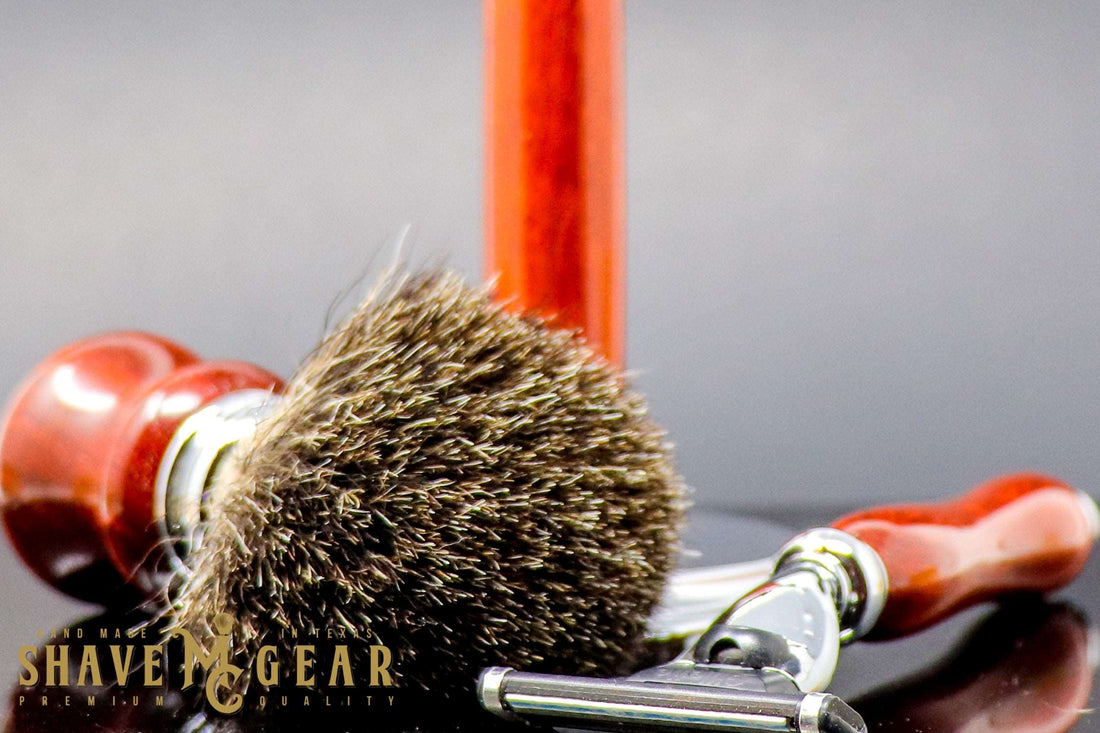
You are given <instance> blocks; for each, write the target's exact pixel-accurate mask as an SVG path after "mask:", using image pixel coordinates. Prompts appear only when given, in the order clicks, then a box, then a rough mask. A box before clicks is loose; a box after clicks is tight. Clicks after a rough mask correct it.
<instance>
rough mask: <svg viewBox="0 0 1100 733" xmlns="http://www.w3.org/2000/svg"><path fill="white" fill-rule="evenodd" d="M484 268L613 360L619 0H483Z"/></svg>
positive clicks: (618, 230) (618, 270)
mask: <svg viewBox="0 0 1100 733" xmlns="http://www.w3.org/2000/svg"><path fill="white" fill-rule="evenodd" d="M485 29H486V42H487V74H486V94H487V105H486V106H487V114H486V128H487V129H486V132H487V140H486V154H487V164H486V267H487V271H488V275H489V276H490V277H496V278H498V280H497V287H498V294H499V297H500V298H501V299H502V300H503V301H505V302H507V303H510V304H511V305H513V306H514V307H515V308H516V309H518V310H520V311H524V312H527V311H531V312H536V313H538V314H540V315H542V316H543V317H546V318H548V319H550V320H551V322H552V323H553V324H554V325H557V326H560V327H563V328H579V329H581V330H582V331H583V332H584V334H585V337H586V338H587V339H588V342H589V343H590V344H591V345H592V346H593V347H594V348H595V349H596V350H597V351H599V352H601V353H602V354H603V355H604V356H606V357H607V358H608V359H610V360H611V361H613V362H616V363H621V362H622V358H623V337H624V334H623V331H624V325H623V319H624V314H623V309H624V303H623V278H624V274H623V273H624V266H623V257H624V253H623V249H624V244H623V219H624V216H623V200H624V195H623V173H622V170H623V143H622V111H621V106H622V105H621V88H622V80H621V77H622V70H621V66H622V8H621V0H486V3H485Z"/></svg>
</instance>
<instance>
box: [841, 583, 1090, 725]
mask: <svg viewBox="0 0 1100 733" xmlns="http://www.w3.org/2000/svg"><path fill="white" fill-rule="evenodd" d="M1096 652H1097V649H1096V632H1095V629H1093V628H1091V627H1090V626H1089V625H1088V623H1087V621H1086V619H1085V617H1084V615H1083V614H1082V613H1081V612H1079V611H1077V610H1076V609H1073V608H1071V607H1070V606H1067V605H1047V604H1043V603H1041V602H1039V601H1018V602H1015V603H1012V604H1006V605H1004V606H1003V607H1002V608H1000V609H999V610H998V611H997V612H996V613H994V614H993V615H991V616H989V617H987V618H986V619H985V620H984V621H983V622H982V623H980V624H979V625H978V627H977V628H976V629H975V630H974V631H973V632H972V633H971V634H969V635H968V636H967V638H966V640H965V641H964V642H963V643H962V645H961V646H960V647H959V648H957V649H956V650H954V652H953V653H952V654H951V655H950V657H949V658H947V659H946V660H945V661H943V662H941V663H940V664H938V665H936V666H935V667H934V668H932V669H929V670H926V671H923V672H921V673H919V674H917V675H916V676H914V677H911V678H909V679H905V680H901V681H898V682H895V683H893V684H890V685H888V686H886V687H882V688H880V689H878V690H876V691H874V692H872V693H870V694H869V695H865V696H863V697H862V698H860V699H857V700H852V701H850V702H851V703H852V707H854V708H855V709H856V710H858V711H859V712H860V713H861V714H862V715H863V718H864V720H865V721H866V722H867V725H868V728H869V729H870V730H871V731H891V733H910V732H912V733H918V731H920V732H924V733H962V732H963V731H965V732H966V733H979V732H980V731H1000V732H1001V733H1062V732H1063V731H1068V730H1070V729H1075V728H1074V726H1075V725H1077V724H1078V723H1079V722H1080V723H1081V728H1080V729H1081V730H1091V729H1092V727H1091V724H1092V723H1093V722H1094V721H1092V720H1091V716H1092V715H1094V714H1093V713H1092V712H1091V711H1089V710H1088V708H1087V706H1088V699H1089V695H1090V693H1091V690H1092V680H1093V674H1094V671H1095V664H1096V658H1095V654H1096ZM1082 716H1090V717H1089V718H1086V719H1084V720H1083V719H1082Z"/></svg>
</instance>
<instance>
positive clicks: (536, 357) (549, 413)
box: [173, 272, 685, 695]
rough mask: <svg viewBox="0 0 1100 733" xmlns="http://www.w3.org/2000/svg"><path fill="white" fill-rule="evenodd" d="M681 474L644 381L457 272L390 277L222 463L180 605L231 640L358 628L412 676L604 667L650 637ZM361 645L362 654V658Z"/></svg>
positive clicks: (249, 643)
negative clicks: (230, 620) (630, 378)
mask: <svg viewBox="0 0 1100 733" xmlns="http://www.w3.org/2000/svg"><path fill="white" fill-rule="evenodd" d="M683 497H684V489H683V484H682V481H681V479H680V477H679V476H678V474H677V473H676V471H675V469H674V466H673V461H672V457H671V453H670V448H669V446H668V445H667V443H666V442H665V440H664V434H663V432H662V431H661V430H660V429H659V428H658V427H657V426H656V425H655V424H654V423H653V422H651V420H650V419H649V417H648V416H647V410H646V404H645V402H644V400H643V399H642V397H641V396H639V395H638V394H636V393H634V392H631V391H630V390H629V389H628V387H627V385H626V383H625V379H624V377H623V376H622V375H621V374H620V373H619V372H618V371H617V370H616V369H615V368H614V367H612V366H610V365H609V364H608V363H607V362H606V361H604V360H603V359H602V358H600V357H598V356H597V355H595V354H594V353H593V352H592V351H591V350H590V349H589V348H588V347H587V346H585V344H584V342H583V341H582V340H581V339H580V338H579V336H578V335H577V334H575V333H572V332H568V331H562V330H554V329H551V328H549V327H548V326H547V325H545V324H544V323H543V322H542V321H540V320H538V319H536V318H533V317H523V316H517V315H514V314H512V313H510V312H508V311H506V310H505V309H504V308H502V307H501V306H500V305H498V304H496V303H494V302H493V301H492V299H491V297H490V293H489V291H488V290H474V289H471V288H469V287H467V286H466V285H465V284H463V282H462V280H461V279H460V278H459V277H458V276H457V275H454V274H451V273H447V272H433V273H430V274H427V275H420V276H406V277H404V278H398V277H395V276H390V277H388V278H385V279H384V280H383V282H382V283H381V284H380V285H379V286H378V287H377V288H376V290H375V291H374V292H373V293H372V295H371V296H370V297H368V298H367V300H366V302H364V303H363V304H362V305H361V306H360V307H359V308H358V310H357V311H356V312H355V313H354V314H352V315H351V316H350V318H349V319H348V320H347V321H346V322H344V323H343V325H341V326H339V327H338V328H337V329H336V330H335V331H334V332H332V333H331V334H330V335H329V336H328V337H327V338H326V339H325V340H324V341H323V342H322V343H321V345H320V346H319V347H318V348H317V350H316V351H315V352H314V353H313V354H312V356H311V357H310V358H309V359H308V360H307V362H306V363H305V364H304V365H303V366H302V367H301V369H300V370H299V371H298V373H297V374H296V376H295V377H293V378H292V380H291V381H290V383H289V384H288V386H287V389H286V393H285V396H284V398H283V400H282V401H281V402H280V403H279V404H278V405H277V406H276V407H275V409H274V412H273V413H272V414H271V415H270V417H268V418H267V419H265V420H264V421H263V422H261V424H260V425H259V427H258V429H257V431H256V433H255V434H254V435H252V436H251V437H250V438H247V439H246V440H245V441H244V442H243V443H242V444H241V445H240V446H239V447H238V449H237V450H236V451H235V452H234V454H233V456H232V457H231V458H230V459H229V460H227V462H226V466H225V468H223V469H222V470H221V471H220V472H219V473H218V475H217V477H216V480H215V482H214V484H213V485H212V487H211V489H210V497H209V499H208V506H209V520H208V524H207V526H206V530H205V535H204V538H203V541H202V545H201V547H200V548H199V549H197V550H196V551H195V553H194V554H193V556H192V558H191V565H192V569H193V574H192V575H191V576H190V577H189V578H188V579H186V580H185V581H184V583H183V585H182V587H181V588H180V592H179V594H178V596H177V599H176V609H175V617H174V620H173V622H174V624H175V625H176V626H178V627H181V628H186V629H188V630H190V631H191V632H192V633H193V634H195V635H196V638H198V639H207V640H209V639H211V638H212V634H213V633H214V631H213V629H212V628H211V623H212V619H213V617H214V615H215V614H217V613H221V612H228V613H229V614H231V615H232V616H233V617H234V618H235V619H236V621H237V626H236V629H235V632H234V645H235V646H236V650H235V651H236V652H237V653H243V654H246V655H247V654H253V655H254V654H255V653H256V651H257V650H258V649H259V647H260V645H262V644H264V643H265V642H267V643H274V644H276V645H279V638H280V635H281V634H288V633H289V632H290V631H291V630H296V631H297V632H298V633H299V634H312V633H321V634H324V633H325V632H326V630H327V629H333V628H344V629H346V630H347V631H348V632H354V633H355V634H356V635H357V636H358V637H359V638H360V640H361V642H362V643H353V644H351V645H350V650H351V651H352V654H353V658H352V664H353V669H367V668H368V666H369V659H367V657H368V655H369V652H368V643H382V644H385V645H387V646H389V647H390V649H391V650H392V652H393V671H394V672H395V673H396V676H397V678H398V684H399V685H400V686H401V687H404V688H407V689H408V688H412V689H416V688H421V689H424V690H428V691H431V692H433V693H441V694H445V695H449V694H455V693H458V692H462V693H463V694H466V693H468V692H469V691H472V689H473V685H474V682H475V680H476V677H477V674H478V672H479V670H480V669H481V668H482V667H484V666H487V665H500V664H503V665H511V666H516V667H521V668H524V669H527V670H531V671H543V672H560V673H575V674H590V675H600V674H612V673H617V672H619V671H621V670H622V669H623V668H624V666H625V665H629V664H630V662H631V661H632V660H633V659H634V658H635V656H636V654H637V653H638V652H639V651H640V649H641V642H642V638H643V631H644V628H645V623H646V619H647V617H648V616H649V614H650V612H651V610H652V609H653V607H654V606H655V604H656V602H657V601H658V599H659V597H660V594H661V589H662V586H663V584H664V581H665V578H666V575H667V573H668V572H669V570H670V569H671V565H672V564H673V559H674V556H675V553H676V551H677V533H678V530H679V526H680V520H681V516H682V512H683V509H684V503H685V502H684V498H683ZM356 650H359V651H360V653H361V655H362V657H361V658H359V659H356V658H355V656H354V655H355V654H356Z"/></svg>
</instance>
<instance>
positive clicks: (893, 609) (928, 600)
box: [832, 473, 1100, 639]
mask: <svg viewBox="0 0 1100 733" xmlns="http://www.w3.org/2000/svg"><path fill="white" fill-rule="evenodd" d="M832 526H833V527H834V528H835V529H839V530H842V531H844V532H846V533H848V534H849V535H852V536H853V537H855V538H856V539H858V540H861V541H862V542H864V543H865V544H867V545H869V546H870V547H871V548H872V549H874V550H875V552H876V553H877V554H878V556H879V558H881V560H882V563H883V565H884V566H885V569H886V575H887V578H888V582H887V589H886V598H885V606H884V607H883V609H882V612H881V614H880V615H879V617H878V621H877V622H876V623H875V624H874V626H873V628H872V629H871V630H870V633H868V634H867V636H866V637H865V638H870V639H874V638H879V639H882V638H891V637H896V636H902V635H905V634H910V633H913V632H916V631H919V630H921V629H923V628H925V627H926V626H930V625H931V624H934V623H936V622H937V621H940V620H941V619H944V618H946V617H947V616H950V615H951V614H953V613H955V612H956V611H959V610H962V609H963V608H966V607H967V606H970V605H973V604H975V603H979V602H981V601H985V600H989V599H991V598H994V597H996V596H1000V595H1005V594H1009V593H1026V592H1034V593H1046V592H1049V591H1052V590H1055V589H1057V588H1060V587H1062V586H1064V585H1066V584H1067V583H1069V582H1070V581H1071V580H1073V578H1074V577H1075V576H1076V575H1077V574H1078V573H1079V572H1080V571H1081V568H1082V567H1083V566H1084V564H1085V561H1086V560H1087V559H1088V556H1089V552H1090V551H1091V549H1092V546H1093V544H1094V542H1095V541H1096V538H1097V534H1098V531H1100V514H1098V512H1097V507H1096V503H1095V502H1094V501H1093V500H1092V499H1091V498H1090V497H1089V496H1088V495H1087V494H1085V493H1083V492H1081V491H1079V490H1077V489H1074V488H1071V487H1070V486H1068V485H1067V484H1065V483H1063V482H1062V481H1059V480H1057V479H1054V478H1050V477H1048V476H1043V475H1040V474H1033V473H1021V474H1014V475H1008V476H1001V477H999V478H995V479H993V480H992V481H989V482H988V483H985V484H982V485H980V486H978V487H976V488H974V489H972V490H971V491H970V492H968V493H967V494H964V495H963V496H961V497H958V498H956V499H953V500H949V501H945V502H942V503H938V504H910V505H899V506H887V507H879V508H875V509H868V510H865V511H860V512H856V513H854V514H849V515H847V516H845V517H842V518H841V519H838V520H837V521H836V522H834V523H833V525H832Z"/></svg>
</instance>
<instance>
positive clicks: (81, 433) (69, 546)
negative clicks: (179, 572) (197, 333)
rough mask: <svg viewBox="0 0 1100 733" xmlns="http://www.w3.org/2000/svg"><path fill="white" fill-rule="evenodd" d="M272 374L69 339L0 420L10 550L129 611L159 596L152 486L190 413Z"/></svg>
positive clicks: (71, 586) (175, 348)
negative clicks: (128, 606) (129, 607)
mask: <svg viewBox="0 0 1100 733" xmlns="http://www.w3.org/2000/svg"><path fill="white" fill-rule="evenodd" d="M281 386H282V382H281V381H280V380H279V378H278V377H276V376H275V375H273V374H271V373H269V372H267V371H264V370H263V369H260V368H259V367H254V366H251V365H249V364H245V363H242V362H237V361H204V360H201V359H200V358H199V357H198V356H197V355H196V354H194V353H193V352H191V351H190V350H188V349H186V348H184V347H182V346H180V345H179V344H177V343H174V342H172V341H169V340H168V339H165V338H161V337H159V336H153V335H151V334H146V333H138V332H121V333H110V334H104V335H101V336H97V337H94V338H89V339H85V340H83V341H78V342H76V343H73V344H70V345H69V346H66V347H65V348H63V349H61V350H60V351H58V352H56V353H54V354H53V355H52V356H50V357H49V358H47V359H46V360H45V361H43V362H42V363H41V364H39V365H38V366H37V367H36V368H35V369H34V370H33V371H32V372H31V374H30V375H29V376H28V377H27V378H26V379H25V380H24V382H23V384H22V385H21V386H20V387H19V388H18V390H17V391H16V393H15V395H14V396H13V397H12V399H11V400H10V402H9V404H8V408H7V412H6V415H5V416H4V419H3V422H2V424H0V513H2V515H3V521H4V525H5V527H6V529H7V531H8V535H9V537H10V538H11V541H12V544H13V545H14V546H15V549H16V550H17V551H18V552H19V554H20V555H21V556H22V558H23V560H24V561H25V562H26V564H27V565H28V566H29V567H30V568H31V569H32V570H33V571H34V572H35V573H36V574H37V575H39V576H40V577H41V578H43V579H44V580H45V581H46V582H48V583H49V584H50V585H52V586H53V587H55V588H57V589H58V590H61V591H63V592H65V593H68V594H69V595H71V596H74V597H76V598H80V599H82V600H86V601H93V602H98V603H104V604H107V605H119V604H128V603H131V602H132V601H134V600H136V599H139V598H140V597H142V596H146V597H148V596H151V595H152V594H154V593H156V592H157V591H158V590H161V589H162V581H163V577H162V575H161V574H160V572H159V571H160V568H159V566H160V565H161V557H160V554H159V549H161V544H162V541H163V538H162V537H160V535H159V533H158V530H157V527H158V521H157V520H158V517H157V512H156V510H155V506H154V484H155V483H156V480H157V475H158V471H160V469H161V465H160V464H161V462H162V457H163V456H164V454H165V451H166V450H167V448H168V446H169V443H170V442H171V441H172V439H173V437H174V436H175V434H176V432H177V430H178V429H179V428H180V426H181V425H182V424H183V423H184V421H186V420H187V419H188V418H189V417H190V416H192V415H194V414H195V413H197V412H198V411H199V410H202V409H203V408H204V407H205V406H207V405H209V404H211V403H212V402H214V401H216V400H218V399H221V398H223V397H225V396H227V395H229V394H233V393H240V392H241V391H243V390H256V391H259V392H268V393H270V392H271V391H274V390H278V389H280V388H281Z"/></svg>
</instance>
